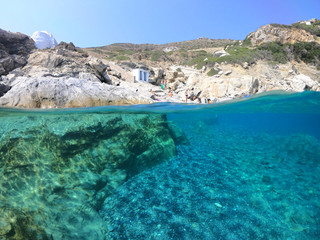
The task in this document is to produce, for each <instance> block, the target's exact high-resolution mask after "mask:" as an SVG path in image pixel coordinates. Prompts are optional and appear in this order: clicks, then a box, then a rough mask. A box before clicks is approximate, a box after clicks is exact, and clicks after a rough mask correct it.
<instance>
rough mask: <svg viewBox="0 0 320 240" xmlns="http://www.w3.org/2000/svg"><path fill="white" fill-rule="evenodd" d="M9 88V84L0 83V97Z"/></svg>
mask: <svg viewBox="0 0 320 240" xmlns="http://www.w3.org/2000/svg"><path fill="white" fill-rule="evenodd" d="M10 89H11V87H10V86H7V85H4V84H1V83H0V97H2V96H3V95H5V94H6V93H7V92H8V91H9V90H10Z"/></svg>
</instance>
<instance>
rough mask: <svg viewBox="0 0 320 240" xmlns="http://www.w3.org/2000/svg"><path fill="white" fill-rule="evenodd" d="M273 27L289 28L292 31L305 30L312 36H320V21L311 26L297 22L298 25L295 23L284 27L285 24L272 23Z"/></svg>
mask: <svg viewBox="0 0 320 240" xmlns="http://www.w3.org/2000/svg"><path fill="white" fill-rule="evenodd" d="M271 26H273V27H281V28H289V29H292V28H298V29H303V30H305V31H307V32H309V33H311V34H312V35H315V36H320V21H319V20H318V21H316V22H314V23H313V24H311V25H307V24H304V23H299V22H297V23H294V24H292V25H284V24H277V23H272V24H271Z"/></svg>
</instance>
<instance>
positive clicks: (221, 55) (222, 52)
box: [213, 50, 230, 57]
mask: <svg viewBox="0 0 320 240" xmlns="http://www.w3.org/2000/svg"><path fill="white" fill-rule="evenodd" d="M228 55H230V54H229V53H227V52H226V51H225V50H220V51H217V52H215V53H214V54H213V56H214V57H224V56H228Z"/></svg>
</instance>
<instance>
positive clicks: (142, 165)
mask: <svg viewBox="0 0 320 240" xmlns="http://www.w3.org/2000/svg"><path fill="white" fill-rule="evenodd" d="M59 114H60V115H59ZM59 114H55V113H53V114H51V113H45V114H42V115H41V114H39V113H36V114H32V113H27V114H20V113H11V114H10V113H4V114H2V117H1V118H2V119H1V122H0V125H1V126H0V133H1V134H0V140H1V141H0V176H1V181H0V202H1V204H0V211H1V212H3V214H1V215H0V234H1V236H0V238H1V239H2V238H3V239H48V236H49V237H51V238H53V239H61V238H65V237H66V238H68V239H103V233H102V231H103V222H102V219H101V218H100V216H99V214H98V211H99V209H100V208H101V205H102V203H103V202H104V200H105V198H106V197H108V196H109V195H110V194H111V193H112V192H114V190H115V189H116V188H118V187H119V186H120V185H121V184H122V183H124V182H125V181H126V180H127V179H128V178H130V177H131V176H133V175H135V174H137V173H139V172H141V171H143V170H145V169H148V168H150V167H152V166H154V165H156V164H159V163H161V162H164V161H166V160H168V159H170V158H171V157H173V156H175V154H176V149H175V146H176V144H175V142H174V140H173V137H172V136H171V134H172V130H170V129H169V126H168V123H167V120H166V116H165V115H161V114H133V113H132V114H130V113H126V114H124V113H110V112H109V113H105V114H104V113H103V114H101V113H100V114H96V113H90V114H87V113H86V114H84V113H72V114H67V113H63V112H62V113H61V112H60V113H59ZM10 209H11V210H10ZM9 210H10V211H9ZM19 219H20V220H19ZM21 219H22V220H21ZM22 228H27V229H29V232H26V235H24V236H22V235H21V236H20V235H19V234H21V231H20V230H21V229H22ZM19 229H20V230H19ZM19 231H20V233H19ZM30 231H31V232H30ZM36 233H37V234H38V235H37V234H36ZM35 234H36V235H35ZM34 236H37V237H34Z"/></svg>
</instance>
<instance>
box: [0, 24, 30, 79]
mask: <svg viewBox="0 0 320 240" xmlns="http://www.w3.org/2000/svg"><path fill="white" fill-rule="evenodd" d="M33 49H35V46H34V41H33V40H32V39H31V38H29V37H28V36H27V35H24V34H22V33H12V32H7V31H5V30H3V29H0V76H1V75H6V74H8V73H9V72H10V71H11V70H13V69H15V68H17V67H23V66H24V65H26V63H27V57H28V55H29V53H30V52H31V51H32V50H33Z"/></svg>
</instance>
